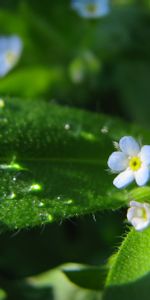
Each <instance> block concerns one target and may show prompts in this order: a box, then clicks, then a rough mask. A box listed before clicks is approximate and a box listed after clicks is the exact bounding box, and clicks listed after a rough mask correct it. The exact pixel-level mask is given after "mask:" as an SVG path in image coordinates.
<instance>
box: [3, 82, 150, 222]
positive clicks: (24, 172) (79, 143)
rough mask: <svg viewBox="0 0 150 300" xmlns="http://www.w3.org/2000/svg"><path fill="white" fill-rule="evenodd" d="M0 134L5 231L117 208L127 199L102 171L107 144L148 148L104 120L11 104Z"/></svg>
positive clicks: (39, 106) (44, 106)
mask: <svg viewBox="0 0 150 300" xmlns="http://www.w3.org/2000/svg"><path fill="white" fill-rule="evenodd" d="M26 88H27V87H26ZM0 132H1V136H0V149H1V158H0V164H1V167H0V186H1V189H0V198H1V201H0V221H1V223H3V224H4V225H7V226H8V227H9V228H23V227H29V226H34V225H38V224H44V223H48V222H52V221H55V220H63V219H65V218H69V217H72V216H79V215H82V214H85V213H94V212H96V211H99V210H102V209H116V208H119V207H121V206H122V205H124V204H125V203H126V202H127V201H128V194H127V192H126V191H118V190H117V189H116V188H115V187H113V185H112V180H113V175H110V174H109V172H108V171H107V159H108V155H109V154H110V153H111V151H112V150H113V147H112V140H114V139H117V140H118V139H119V138H120V137H121V136H122V135H124V134H135V135H136V136H139V135H142V134H143V136H144V141H145V142H146V143H148V142H149V132H147V133H146V132H144V131H143V130H141V129H137V128H136V127H134V126H129V125H127V124H124V123H122V122H121V121H119V120H113V119H111V118H110V117H106V116H100V115H97V114H92V113H88V112H84V111H79V110H75V109H69V108H62V107H59V106H57V105H54V104H50V103H46V102H42V101H39V102H36V101H30V100H27V101H25V102H23V101H21V100H16V99H10V100H6V103H5V107H4V108H1V112H0Z"/></svg>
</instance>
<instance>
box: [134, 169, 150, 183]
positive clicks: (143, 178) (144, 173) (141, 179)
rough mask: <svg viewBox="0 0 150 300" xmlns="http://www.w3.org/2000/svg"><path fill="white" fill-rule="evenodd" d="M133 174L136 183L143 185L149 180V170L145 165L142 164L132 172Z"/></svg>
mask: <svg viewBox="0 0 150 300" xmlns="http://www.w3.org/2000/svg"><path fill="white" fill-rule="evenodd" d="M134 175H135V180H136V183H137V185H139V186H143V185H145V184H146V183H147V181H148V180H149V177H150V172H149V169H148V167H147V166H143V167H141V168H140V169H139V170H138V171H136V172H134Z"/></svg>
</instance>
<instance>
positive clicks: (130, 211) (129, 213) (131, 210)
mask: <svg viewBox="0 0 150 300" xmlns="http://www.w3.org/2000/svg"><path fill="white" fill-rule="evenodd" d="M135 209H136V208H135V207H130V208H129V209H128V211H127V219H128V221H129V222H130V223H131V222H132V219H133V217H134V215H135Z"/></svg>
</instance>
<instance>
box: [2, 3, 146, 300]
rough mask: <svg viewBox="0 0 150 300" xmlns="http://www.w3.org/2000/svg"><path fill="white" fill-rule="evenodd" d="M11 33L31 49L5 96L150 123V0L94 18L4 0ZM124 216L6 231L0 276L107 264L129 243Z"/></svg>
mask: <svg viewBox="0 0 150 300" xmlns="http://www.w3.org/2000/svg"><path fill="white" fill-rule="evenodd" d="M11 34H16V35H19V36H20V37H21V39H22V40H23V44H24V49H23V54H22V57H21V59H20V61H19V63H18V65H17V66H16V67H15V68H14V69H13V70H12V71H11V72H10V73H9V74H8V75H7V76H5V77H3V78H1V79H0V97H3V96H10V97H12V96H13V97H17V98H18V97H20V98H21V99H22V101H25V100H26V98H32V99H33V101H38V99H41V98H42V99H44V100H46V101H52V102H55V103H58V104H60V105H69V106H73V107H80V108H83V109H86V110H91V111H95V112H100V113H107V114H111V115H115V116H118V117H122V118H124V119H125V120H129V121H132V122H137V123H138V124H141V125H142V126H145V127H150V117H149V113H150V39H149V37H150V1H149V0H126V1H125V0H113V1H111V3H110V12H109V14H108V15H107V16H105V17H101V18H98V19H94V20H91V19H84V18H82V17H80V16H78V14H77V13H76V12H75V11H73V9H72V8H71V2H70V1H69V0H64V1H62V0H56V1H54V2H53V1H50V0H43V1H40V0H23V1H22V0H1V1H0V35H11ZM124 217H125V213H124V211H117V212H115V213H114V212H110V213H108V212H107V213H105V212H104V213H103V214H101V215H100V214H97V215H96V216H87V217H84V218H81V219H79V220H77V219H73V220H72V219H71V220H68V221H66V222H63V223H62V224H51V225H49V226H47V227H46V228H44V227H43V228H35V229H32V230H28V231H27V230H26V231H22V232H14V233H12V232H5V233H2V234H1V235H0V245H1V246H0V274H1V276H2V277H3V278H6V279H7V280H11V279H18V278H22V277H24V276H31V275H35V274H38V273H40V272H44V271H46V270H48V269H50V268H52V267H56V266H58V265H60V264H62V263H65V262H68V261H69V262H70V261H72V262H80V263H87V264H95V265H99V264H100V263H105V262H106V261H107V258H108V256H109V255H110V254H111V253H112V252H114V250H116V247H117V246H118V244H119V243H120V242H121V238H120V236H121V235H122V233H123V230H124V228H125V225H124V223H123V219H124ZM22 299H26V298H22ZM33 299H38V298H33ZM43 299H47V298H43ZM66 299H67V298H66ZM90 299H96V298H90Z"/></svg>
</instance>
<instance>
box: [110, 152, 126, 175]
mask: <svg viewBox="0 0 150 300" xmlns="http://www.w3.org/2000/svg"><path fill="white" fill-rule="evenodd" d="M107 163H108V166H109V168H110V169H111V170H113V171H115V172H121V171H123V170H125V169H126V168H127V167H128V158H127V156H126V155H125V154H124V153H123V152H119V151H115V152H113V153H112V154H111V155H110V156H109V158H108V162H107Z"/></svg>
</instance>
